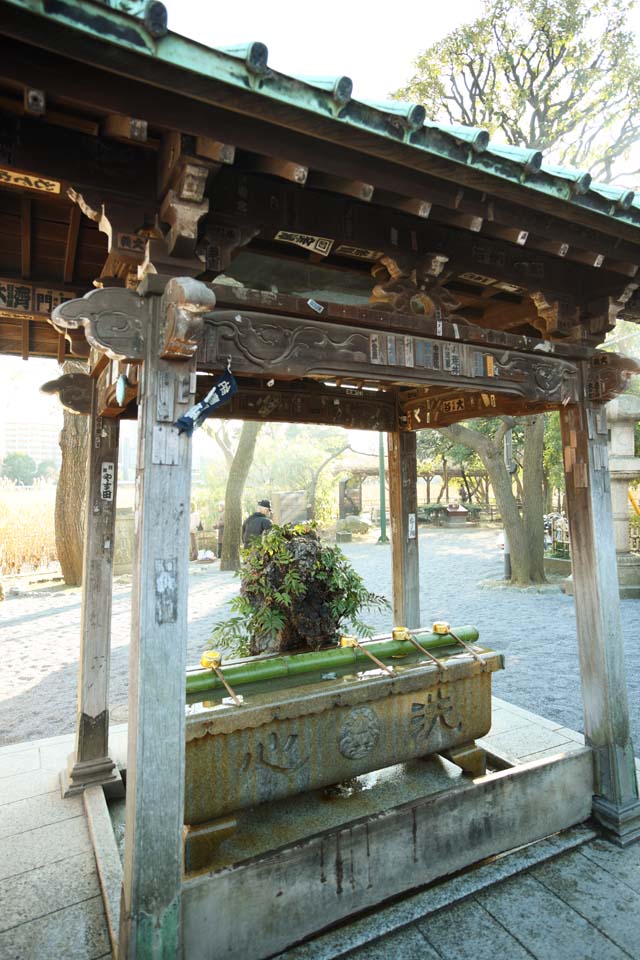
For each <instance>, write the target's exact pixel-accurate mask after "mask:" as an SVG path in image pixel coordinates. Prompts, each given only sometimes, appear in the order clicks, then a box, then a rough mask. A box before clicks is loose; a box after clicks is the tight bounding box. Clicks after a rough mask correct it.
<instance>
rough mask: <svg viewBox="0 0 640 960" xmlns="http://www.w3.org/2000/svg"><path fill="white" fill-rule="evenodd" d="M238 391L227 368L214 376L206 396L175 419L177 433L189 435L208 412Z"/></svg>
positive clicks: (205, 417) (233, 378) (234, 380)
mask: <svg viewBox="0 0 640 960" xmlns="http://www.w3.org/2000/svg"><path fill="white" fill-rule="evenodd" d="M237 392H238V384H237V383H236V378H235V377H234V375H233V374H232V373H231V370H229V369H227V370H225V372H224V373H223V374H222V376H220V377H216V379H215V380H214V381H213V386H212V387H211V390H209V393H208V394H207V395H206V397H205V398H204V399H203V400H201V401H200V403H196V404H194V406H193V407H190V408H189V410H187V412H186V413H183V414H182V416H181V417H180V418H179V419H178V420H176V422H175V423H174V426H175V427H177V428H178V432H179V433H188V434H189V436H191V434H192V433H193V431H194V430H197V429H198V427H199V426H200V425H201V424H202V423H203V422H204V421H205V420H206V419H207V417H208V416H209V414H210V413H211V412H212V411H213V410H215V409H216V408H217V407H221V406H222V404H223V403H228V402H229V400H231V397H232V396H233V395H234V394H235V393H237Z"/></svg>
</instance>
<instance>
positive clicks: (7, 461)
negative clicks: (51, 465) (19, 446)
mask: <svg viewBox="0 0 640 960" xmlns="http://www.w3.org/2000/svg"><path fill="white" fill-rule="evenodd" d="M2 475H3V476H4V477H7V478H8V479H9V480H13V481H14V482H15V483H22V484H24V485H25V487H30V486H31V484H32V483H33V478H34V477H35V475H36V463H35V460H34V459H33V457H30V456H29V454H28V453H8V454H7V455H6V457H5V458H4V460H3V461H2Z"/></svg>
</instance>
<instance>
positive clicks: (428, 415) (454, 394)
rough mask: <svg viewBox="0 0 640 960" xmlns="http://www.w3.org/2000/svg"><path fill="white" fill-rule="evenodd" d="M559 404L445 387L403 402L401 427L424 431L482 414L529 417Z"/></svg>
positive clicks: (478, 416)
mask: <svg viewBox="0 0 640 960" xmlns="http://www.w3.org/2000/svg"><path fill="white" fill-rule="evenodd" d="M557 408H558V404H557V403H551V402H546V401H544V400H531V399H529V398H524V397H514V396H510V395H508V394H504V393H499V392H496V391H493V390H477V391H473V390H455V389H449V390H442V391H437V393H436V394H435V395H431V391H429V395H428V396H418V397H414V398H411V399H408V400H401V402H400V428H401V429H402V430H424V429H425V428H438V427H447V426H449V425H450V424H452V423H459V422H461V421H463V420H472V419H474V418H480V417H500V416H511V417H519V416H527V415H531V414H533V413H542V412H544V411H547V410H556V409H557Z"/></svg>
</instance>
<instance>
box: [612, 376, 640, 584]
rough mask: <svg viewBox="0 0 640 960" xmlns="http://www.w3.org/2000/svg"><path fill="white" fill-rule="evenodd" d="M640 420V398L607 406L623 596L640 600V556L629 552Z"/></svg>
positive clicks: (623, 399) (638, 472) (639, 463)
mask: <svg viewBox="0 0 640 960" xmlns="http://www.w3.org/2000/svg"><path fill="white" fill-rule="evenodd" d="M638 420H640V398H638V397H634V396H630V395H627V394H623V395H622V396H620V397H616V399H615V400H611V401H610V403H608V404H607V421H608V425H609V469H610V471H611V504H612V507H613V532H614V541H615V546H616V558H617V562H618V581H619V583H620V596H621V597H640V555H639V554H634V553H630V551H629V499H628V490H629V484H630V483H632V482H633V481H635V480H637V479H638V477H640V457H636V456H634V428H635V425H636V422H637V421H638Z"/></svg>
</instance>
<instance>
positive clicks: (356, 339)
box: [198, 310, 579, 404]
mask: <svg viewBox="0 0 640 960" xmlns="http://www.w3.org/2000/svg"><path fill="white" fill-rule="evenodd" d="M228 358H230V360H231V365H232V369H233V370H234V371H237V372H238V373H244V374H253V375H256V374H260V375H263V376H264V375H267V374H269V375H271V376H273V377H281V378H291V377H294V378H302V377H318V378H327V377H358V378H359V379H361V380H365V381H366V382H368V383H371V384H378V385H380V384H437V385H440V386H442V385H450V384H451V383H452V382H455V383H458V384H459V385H460V388H461V389H463V388H465V387H467V388H471V389H475V390H490V391H493V392H505V393H510V394H514V395H515V396H521V397H526V398H529V399H532V400H541V401H546V402H549V403H554V404H560V403H563V402H569V401H571V400H573V401H575V400H576V399H577V398H578V396H579V385H578V368H577V365H576V363H573V362H570V361H566V360H560V359H558V358H556V357H546V356H544V355H533V356H531V355H526V354H522V353H517V352H515V351H510V350H505V349H499V348H494V347H484V348H482V349H478V348H475V347H472V346H471V345H469V344H464V343H449V342H447V343H443V342H442V341H440V340H436V339H427V338H426V337H425V338H423V337H414V336H407V335H395V334H385V333H382V332H380V331H374V330H366V329H361V328H357V327H350V326H344V325H337V324H328V323H326V322H322V321H316V322H309V321H307V320H298V319H293V318H291V317H284V316H279V315H278V316H273V315H267V314H258V313H253V312H248V311H244V310H243V311H230V310H220V311H215V312H214V313H213V314H212V315H211V317H209V318H208V319H207V323H206V327H205V336H204V343H203V347H202V351H201V352H199V354H198V361H199V366H200V369H214V370H219V369H220V367H221V366H224V365H226V362H227V359H228Z"/></svg>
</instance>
